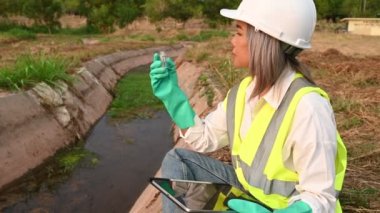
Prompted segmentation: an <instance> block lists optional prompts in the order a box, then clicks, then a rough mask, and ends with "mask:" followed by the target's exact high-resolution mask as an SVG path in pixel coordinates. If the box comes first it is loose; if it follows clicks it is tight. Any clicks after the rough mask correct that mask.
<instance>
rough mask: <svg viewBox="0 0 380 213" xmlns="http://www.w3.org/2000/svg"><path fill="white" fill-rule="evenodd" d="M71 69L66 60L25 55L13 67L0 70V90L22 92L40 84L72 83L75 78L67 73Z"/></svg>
mask: <svg viewBox="0 0 380 213" xmlns="http://www.w3.org/2000/svg"><path fill="white" fill-rule="evenodd" d="M69 68H70V63H69V62H68V60H66V59H64V58H58V57H54V56H46V55H39V56H32V55H23V56H20V57H19V58H17V60H16V63H15V65H14V66H13V67H7V68H1V69H0V88H3V89H7V90H22V89H28V88H30V87H33V86H35V85H36V84H38V83H40V82H45V83H47V84H48V85H54V84H55V83H56V82H57V81H60V80H62V81H65V82H68V83H70V82H72V81H73V77H72V76H71V75H69V74H68V73H67V72H66V71H67V70H68V69H69Z"/></svg>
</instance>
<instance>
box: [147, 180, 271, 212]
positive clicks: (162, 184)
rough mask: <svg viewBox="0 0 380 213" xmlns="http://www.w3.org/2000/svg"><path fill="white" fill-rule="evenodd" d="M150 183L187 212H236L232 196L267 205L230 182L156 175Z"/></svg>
mask: <svg viewBox="0 0 380 213" xmlns="http://www.w3.org/2000/svg"><path fill="white" fill-rule="evenodd" d="M150 183H151V184H152V185H153V186H154V187H156V188H157V189H158V190H159V191H160V192H162V193H163V194H164V195H165V196H166V197H168V198H169V199H170V200H171V201H172V202H174V203H175V204H176V205H177V206H178V207H179V208H181V209H182V210H183V211H185V212H234V211H233V210H231V209H229V208H228V206H227V202H228V200H230V199H232V198H239V199H245V200H249V201H252V202H256V203H259V204H260V205H263V206H265V205H264V204H262V203H261V202H260V201H258V200H257V199H255V198H253V197H252V196H250V195H248V194H246V193H245V192H243V191H242V190H240V189H238V188H236V187H234V186H231V185H229V184H221V183H211V182H202V181H189V180H174V179H166V178H155V177H154V178H150ZM265 207H266V206H265ZM268 209H269V210H271V209H270V208H268Z"/></svg>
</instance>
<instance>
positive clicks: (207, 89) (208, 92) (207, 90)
mask: <svg viewBox="0 0 380 213" xmlns="http://www.w3.org/2000/svg"><path fill="white" fill-rule="evenodd" d="M207 79H208V77H207V76H206V75H204V74H202V75H201V76H200V77H199V84H200V85H201V86H202V88H203V89H204V92H203V94H202V95H201V96H206V99H207V105H208V106H209V107H211V106H212V102H213V101H214V97H215V93H214V91H213V90H212V88H211V86H210V84H209V82H208V80H207Z"/></svg>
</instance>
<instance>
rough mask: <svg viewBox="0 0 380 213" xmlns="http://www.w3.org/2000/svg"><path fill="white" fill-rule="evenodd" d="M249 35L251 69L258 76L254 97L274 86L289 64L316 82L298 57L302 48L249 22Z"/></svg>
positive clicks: (253, 74) (253, 75) (254, 75)
mask: <svg viewBox="0 0 380 213" xmlns="http://www.w3.org/2000/svg"><path fill="white" fill-rule="evenodd" d="M247 35H248V36H247V38H248V49H249V58H250V61H249V70H250V73H251V75H252V77H255V78H256V85H255V88H254V89H253V93H252V97H254V96H257V95H260V94H261V93H262V92H264V91H265V90H266V89H268V88H270V87H272V86H273V85H274V84H275V83H276V81H277V80H278V78H279V77H280V75H281V74H282V72H283V71H284V70H285V67H286V66H287V65H289V66H290V67H291V68H292V69H293V70H294V71H296V72H299V73H301V74H302V75H303V76H304V77H305V78H306V79H307V80H308V81H310V82H311V83H314V81H313V80H312V78H311V75H310V72H309V70H308V69H307V68H306V67H305V66H304V65H302V64H301V63H300V62H299V61H298V60H297V59H296V55H297V54H298V53H299V52H300V51H301V50H300V49H298V48H293V47H292V46H290V45H287V44H285V43H283V42H281V41H279V40H277V39H275V38H273V37H271V36H270V35H268V34H266V33H263V32H261V31H259V30H256V29H255V28H254V27H253V26H251V25H249V24H247ZM285 50H287V51H285ZM289 50H290V51H289ZM285 52H286V53H285Z"/></svg>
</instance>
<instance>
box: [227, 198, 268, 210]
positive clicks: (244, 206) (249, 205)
mask: <svg viewBox="0 0 380 213" xmlns="http://www.w3.org/2000/svg"><path fill="white" fill-rule="evenodd" d="M227 205H228V207H230V208H231V209H232V210H234V211H236V212H239V213H270V212H271V211H269V210H268V209H267V208H265V207H263V206H261V205H260V204H257V203H254V202H251V201H248V200H242V199H231V200H229V201H228V203H227Z"/></svg>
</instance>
